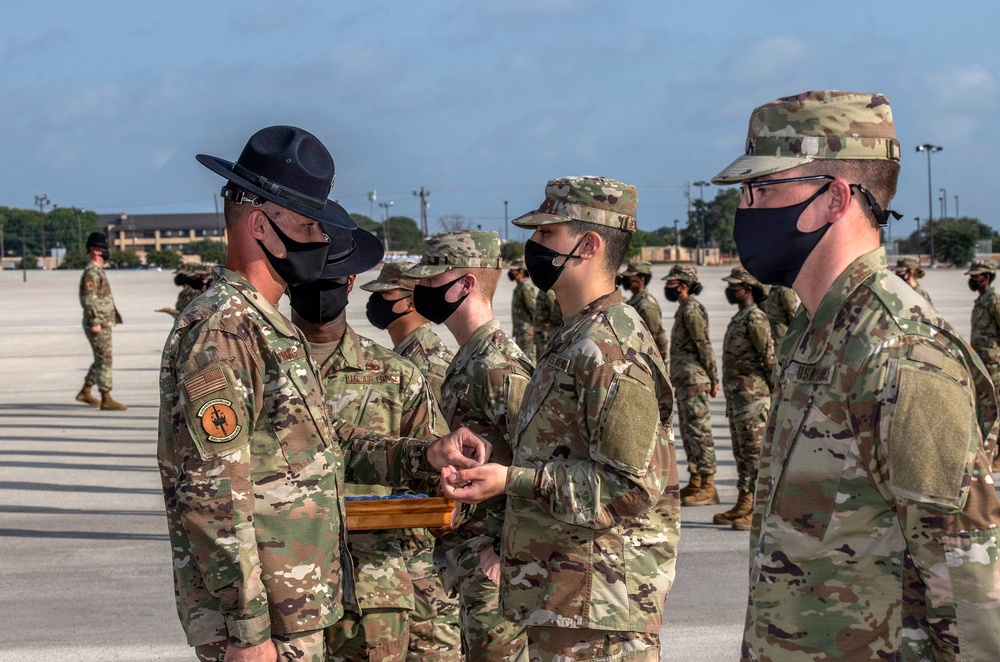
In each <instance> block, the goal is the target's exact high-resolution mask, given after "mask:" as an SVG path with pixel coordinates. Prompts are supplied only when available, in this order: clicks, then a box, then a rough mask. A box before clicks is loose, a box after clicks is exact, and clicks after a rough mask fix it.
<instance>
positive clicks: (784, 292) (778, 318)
mask: <svg viewBox="0 0 1000 662" xmlns="http://www.w3.org/2000/svg"><path fill="white" fill-rule="evenodd" d="M760 309H761V310H763V311H764V314H765V315H767V321H768V323H769V324H770V325H771V338H773V339H774V342H775V343H776V344H777V343H778V342H779V341H780V340H781V339H782V338H784V337H785V332H786V331H788V325H789V324H790V323H791V321H792V318H793V317H795V311H797V310H798V309H799V298H798V297H797V296H795V290H793V289H792V288H790V287H785V286H784V285H773V286H771V288H770V290H769V291H768V293H767V298H766V299H764V301H762V302H761V304H760Z"/></svg>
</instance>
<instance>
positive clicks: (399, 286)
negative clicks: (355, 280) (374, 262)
mask: <svg viewBox="0 0 1000 662" xmlns="http://www.w3.org/2000/svg"><path fill="white" fill-rule="evenodd" d="M415 264H416V261H414V260H391V261H388V260H387V261H386V262H385V263H384V264H382V271H380V272H378V278H376V279H375V280H372V281H369V282H367V283H365V284H364V285H362V286H361V289H363V290H364V291H365V292H388V291H389V290H409V291H411V292H412V291H413V287H414V286H415V285H416V284H417V281H416V280H415V279H413V278H404V277H403V272H404V271H406V270H407V269H411V268H412V267H413V265H415Z"/></svg>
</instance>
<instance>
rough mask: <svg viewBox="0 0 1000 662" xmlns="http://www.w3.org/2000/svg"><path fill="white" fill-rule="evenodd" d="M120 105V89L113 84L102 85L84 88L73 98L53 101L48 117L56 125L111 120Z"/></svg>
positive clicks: (116, 113)
mask: <svg viewBox="0 0 1000 662" xmlns="http://www.w3.org/2000/svg"><path fill="white" fill-rule="evenodd" d="M121 105H122V95H121V91H120V90H119V89H118V87H117V86H115V85H102V86H100V87H92V88H90V89H88V90H85V91H84V92H83V93H82V94H80V95H79V96H77V97H76V98H74V99H70V100H68V101H65V102H62V103H60V102H58V101H56V102H55V103H54V107H53V108H52V109H51V110H50V111H49V119H50V120H51V122H52V123H53V124H54V125H56V126H67V125H73V124H79V123H83V122H92V121H95V120H111V119H114V118H115V117H117V116H118V111H119V109H120V108H121Z"/></svg>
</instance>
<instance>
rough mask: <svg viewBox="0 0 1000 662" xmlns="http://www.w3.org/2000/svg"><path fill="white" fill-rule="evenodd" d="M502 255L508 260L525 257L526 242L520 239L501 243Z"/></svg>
mask: <svg viewBox="0 0 1000 662" xmlns="http://www.w3.org/2000/svg"><path fill="white" fill-rule="evenodd" d="M500 257H502V258H503V259H504V260H506V261H507V262H511V261H513V260H520V259H521V258H523V257H524V244H522V243H521V242H519V241H508V242H506V243H503V244H500Z"/></svg>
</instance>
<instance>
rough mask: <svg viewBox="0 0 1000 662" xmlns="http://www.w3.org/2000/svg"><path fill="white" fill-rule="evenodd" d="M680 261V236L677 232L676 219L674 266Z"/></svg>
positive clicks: (675, 221) (675, 223)
mask: <svg viewBox="0 0 1000 662" xmlns="http://www.w3.org/2000/svg"><path fill="white" fill-rule="evenodd" d="M680 261H681V236H680V234H678V232H677V219H676V218H675V219H674V264H677V263H678V262H680Z"/></svg>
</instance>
